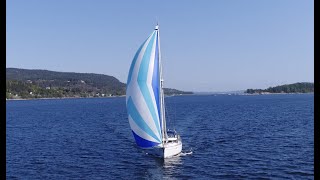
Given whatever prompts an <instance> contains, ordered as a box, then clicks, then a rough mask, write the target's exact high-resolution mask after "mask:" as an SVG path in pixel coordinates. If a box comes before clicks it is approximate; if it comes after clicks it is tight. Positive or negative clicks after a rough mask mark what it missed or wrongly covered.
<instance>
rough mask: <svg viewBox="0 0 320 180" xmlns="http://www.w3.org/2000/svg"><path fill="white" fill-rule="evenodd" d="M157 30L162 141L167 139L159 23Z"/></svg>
mask: <svg viewBox="0 0 320 180" xmlns="http://www.w3.org/2000/svg"><path fill="white" fill-rule="evenodd" d="M155 30H157V31H158V50H159V69H160V113H161V122H162V123H161V124H162V143H164V142H166V141H167V126H166V116H165V113H166V112H165V107H164V92H163V81H164V80H163V76H162V64H161V51H160V31H159V25H158V23H157V26H156V27H155Z"/></svg>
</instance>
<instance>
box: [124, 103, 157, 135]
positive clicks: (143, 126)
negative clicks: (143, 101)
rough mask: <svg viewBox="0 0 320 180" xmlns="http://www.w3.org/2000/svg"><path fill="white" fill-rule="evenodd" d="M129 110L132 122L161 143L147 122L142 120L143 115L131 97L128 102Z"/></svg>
mask: <svg viewBox="0 0 320 180" xmlns="http://www.w3.org/2000/svg"><path fill="white" fill-rule="evenodd" d="M127 109H128V114H129V115H130V116H131V117H132V120H133V121H134V122H135V123H136V124H137V125H138V126H139V127H140V128H141V129H142V130H143V131H144V132H145V133H147V134H148V135H150V136H151V137H153V138H154V139H156V140H158V141H160V139H159V138H158V137H157V136H156V135H155V134H154V133H153V131H152V130H151V129H150V127H149V126H148V124H146V123H145V121H144V120H143V119H142V117H141V115H140V114H139V112H138V110H137V108H136V106H135V105H134V103H133V102H132V99H131V97H129V99H128V102H127Z"/></svg>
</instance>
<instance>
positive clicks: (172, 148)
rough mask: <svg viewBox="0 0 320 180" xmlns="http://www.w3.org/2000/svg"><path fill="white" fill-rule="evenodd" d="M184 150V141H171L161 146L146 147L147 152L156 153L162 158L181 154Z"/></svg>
mask: <svg viewBox="0 0 320 180" xmlns="http://www.w3.org/2000/svg"><path fill="white" fill-rule="evenodd" d="M181 151H182V142H181V141H178V142H169V143H165V144H164V145H163V146H161V147H156V148H153V149H145V152H147V153H148V154H151V155H155V156H158V157H161V158H170V157H172V156H175V155H178V154H180V153H181Z"/></svg>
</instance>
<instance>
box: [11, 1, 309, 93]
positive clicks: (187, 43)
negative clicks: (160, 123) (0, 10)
mask: <svg viewBox="0 0 320 180" xmlns="http://www.w3.org/2000/svg"><path fill="white" fill-rule="evenodd" d="M157 19H158V21H159V24H160V34H161V35H160V36H161V51H162V57H163V60H162V61H163V66H164V78H165V86H166V87H172V88H177V89H182V90H191V91H232V90H244V89H247V88H267V87H269V86H275V85H279V84H286V83H294V82H313V81H314V2H313V1H311V0H219V1H218V0H197V1H194V0H176V1H172V0H162V1H160V0H157V1H155V0H153V1H151V0H113V1H111V0H91V1H88V0H45V1H44V0H27V1H26V0H11V1H7V28H6V33H7V47H6V48H7V50H6V52H7V61H6V62H7V67H17V68H26V69H47V70H54V71H63V72H88V73H101V74H107V75H112V76H115V77H116V78H118V79H119V80H120V81H122V82H126V79H127V75H128V71H129V66H130V64H131V60H132V58H133V56H134V54H135V52H136V50H137V49H138V47H139V46H140V44H141V43H142V42H143V41H144V40H145V39H146V38H147V36H148V35H149V34H150V33H151V32H152V31H153V28H154V25H155V24H156V20H157Z"/></svg>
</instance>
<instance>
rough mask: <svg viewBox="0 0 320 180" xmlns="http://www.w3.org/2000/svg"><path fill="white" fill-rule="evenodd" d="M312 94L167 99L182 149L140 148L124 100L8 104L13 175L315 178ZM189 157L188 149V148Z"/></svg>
mask: <svg viewBox="0 0 320 180" xmlns="http://www.w3.org/2000/svg"><path fill="white" fill-rule="evenodd" d="M313 99H314V95H313V94H297V95H260V96H226V95H218V96H179V97H168V98H166V104H167V112H168V114H169V117H168V118H169V119H168V124H169V125H170V126H171V127H175V129H176V130H177V131H178V132H179V133H180V134H181V137H182V141H183V152H184V153H183V154H182V155H181V156H180V157H175V158H172V159H166V160H161V159H158V158H155V157H152V156H148V155H145V154H143V153H142V152H141V150H140V149H138V148H136V147H135V143H134V140H133V136H132V134H131V131H130V127H129V123H128V120H127V114H126V109H125V98H92V99H63V100H28V101H7V120H6V122H7V128H6V129H7V136H6V145H7V146H6V148H7V152H6V156H7V158H6V161H7V163H6V167H7V170H6V176H7V178H8V179H209V178H211V179H258V178H259V179H288V178H291V179H314V177H313V176H314V100H313ZM191 152H192V154H188V153H191Z"/></svg>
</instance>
